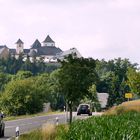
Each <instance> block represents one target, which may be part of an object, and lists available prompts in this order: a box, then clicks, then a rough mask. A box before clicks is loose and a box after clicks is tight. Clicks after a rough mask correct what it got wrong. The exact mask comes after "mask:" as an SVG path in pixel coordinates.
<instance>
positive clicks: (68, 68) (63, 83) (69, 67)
mask: <svg viewBox="0 0 140 140" xmlns="http://www.w3.org/2000/svg"><path fill="white" fill-rule="evenodd" d="M61 64H62V66H61V68H60V71H59V85H60V89H61V91H62V93H63V94H64V99H65V101H66V103H67V105H68V106H69V109H70V122H71V121H72V106H73V105H74V103H76V102H77V101H79V100H80V99H82V98H83V97H84V96H85V95H86V94H88V88H89V86H91V85H92V84H93V83H96V81H97V75H96V72H95V66H96V65H95V61H94V60H93V59H90V58H89V59H86V58H73V56H71V55H70V56H68V57H67V58H66V59H65V60H64V61H62V62H61Z"/></svg>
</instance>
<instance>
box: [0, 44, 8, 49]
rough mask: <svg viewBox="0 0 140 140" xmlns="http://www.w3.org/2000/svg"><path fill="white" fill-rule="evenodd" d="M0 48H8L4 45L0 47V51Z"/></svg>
mask: <svg viewBox="0 0 140 140" xmlns="http://www.w3.org/2000/svg"><path fill="white" fill-rule="evenodd" d="M2 48H8V47H7V46H6V45H0V49H2Z"/></svg>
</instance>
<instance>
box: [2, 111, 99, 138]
mask: <svg viewBox="0 0 140 140" xmlns="http://www.w3.org/2000/svg"><path fill="white" fill-rule="evenodd" d="M93 115H100V114H98V113H93ZM66 116H67V114H66V113H61V114H54V115H47V116H37V117H32V118H26V119H19V120H13V121H6V122H5V137H4V138H0V140H9V139H10V138H11V137H13V136H15V129H16V127H17V126H18V127H19V129H20V134H23V133H27V132H29V131H31V130H33V129H36V128H40V127H41V126H42V125H43V124H44V123H51V124H52V123H53V124H56V117H57V118H58V123H66ZM73 116H74V119H78V118H79V119H81V118H87V117H88V116H87V115H82V116H76V112H74V113H73Z"/></svg>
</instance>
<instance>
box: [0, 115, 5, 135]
mask: <svg viewBox="0 0 140 140" xmlns="http://www.w3.org/2000/svg"><path fill="white" fill-rule="evenodd" d="M3 117H4V115H3V114H1V113H0V137H4V129H5V123H4V121H3Z"/></svg>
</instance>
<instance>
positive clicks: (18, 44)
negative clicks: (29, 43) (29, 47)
mask: <svg viewBox="0 0 140 140" xmlns="http://www.w3.org/2000/svg"><path fill="white" fill-rule="evenodd" d="M23 47H24V43H23V42H22V41H21V39H18V41H17V42H16V53H17V54H21V53H23V49H24V48H23Z"/></svg>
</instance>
